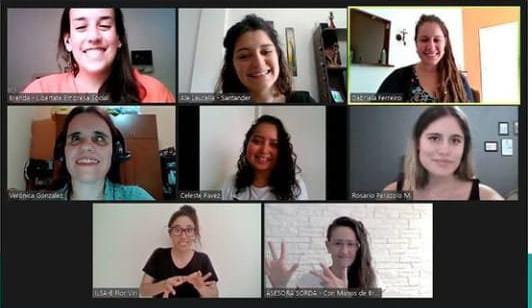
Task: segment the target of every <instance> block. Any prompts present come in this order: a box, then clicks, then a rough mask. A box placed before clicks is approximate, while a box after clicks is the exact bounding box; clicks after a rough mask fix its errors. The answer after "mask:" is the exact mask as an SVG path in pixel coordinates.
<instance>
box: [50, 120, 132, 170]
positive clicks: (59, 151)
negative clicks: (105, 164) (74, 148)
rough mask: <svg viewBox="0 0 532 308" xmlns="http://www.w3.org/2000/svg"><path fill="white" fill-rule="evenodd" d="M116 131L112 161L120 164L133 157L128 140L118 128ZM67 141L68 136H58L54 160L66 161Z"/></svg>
mask: <svg viewBox="0 0 532 308" xmlns="http://www.w3.org/2000/svg"><path fill="white" fill-rule="evenodd" d="M115 133H116V136H114V137H116V140H115V141H114V142H113V153H112V156H111V160H112V162H116V163H119V164H120V163H122V162H125V161H126V160H128V159H130V158H131V152H129V151H128V150H127V149H126V141H125V139H124V136H123V135H122V133H121V132H120V131H119V130H118V129H115ZM114 137H113V138H114ZM60 139H63V140H60ZM65 143H66V136H65V137H64V138H61V136H58V137H57V138H56V140H55V147H54V160H59V161H61V162H64V161H65Z"/></svg>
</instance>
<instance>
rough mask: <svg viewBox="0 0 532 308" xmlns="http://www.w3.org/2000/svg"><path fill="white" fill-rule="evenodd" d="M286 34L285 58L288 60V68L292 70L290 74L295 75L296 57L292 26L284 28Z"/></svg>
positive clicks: (294, 36)
mask: <svg viewBox="0 0 532 308" xmlns="http://www.w3.org/2000/svg"><path fill="white" fill-rule="evenodd" d="M285 34H286V59H287V61H288V68H290V71H291V72H292V76H297V58H296V35H295V32H294V28H285Z"/></svg>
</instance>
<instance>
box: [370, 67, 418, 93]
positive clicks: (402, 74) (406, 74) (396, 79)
mask: <svg viewBox="0 0 532 308" xmlns="http://www.w3.org/2000/svg"><path fill="white" fill-rule="evenodd" d="M413 67H414V64H412V65H408V66H405V67H401V68H398V69H396V70H394V71H393V72H391V73H390V75H388V76H387V77H386V78H385V79H384V81H383V82H382V84H381V86H380V87H379V89H378V90H377V93H390V94H391V93H403V92H404V91H405V87H406V86H407V85H409V84H410V81H411V80H412V78H413V77H414V70H413Z"/></svg>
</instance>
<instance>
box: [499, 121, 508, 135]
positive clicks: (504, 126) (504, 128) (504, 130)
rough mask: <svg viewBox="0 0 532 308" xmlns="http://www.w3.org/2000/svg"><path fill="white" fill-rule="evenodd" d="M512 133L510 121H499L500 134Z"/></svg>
mask: <svg viewBox="0 0 532 308" xmlns="http://www.w3.org/2000/svg"><path fill="white" fill-rule="evenodd" d="M508 135H510V124H509V123H508V122H499V136H508Z"/></svg>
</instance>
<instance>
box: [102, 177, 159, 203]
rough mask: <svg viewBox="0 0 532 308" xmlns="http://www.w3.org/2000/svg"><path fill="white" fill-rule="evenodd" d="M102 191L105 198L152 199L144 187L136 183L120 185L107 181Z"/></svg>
mask: <svg viewBox="0 0 532 308" xmlns="http://www.w3.org/2000/svg"><path fill="white" fill-rule="evenodd" d="M108 183H109V184H108V185H106V188H105V192H104V199H105V200H154V198H153V197H152V195H150V194H149V193H148V192H147V191H146V190H144V188H142V187H139V186H136V185H122V184H116V183H112V182H110V181H108Z"/></svg>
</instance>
